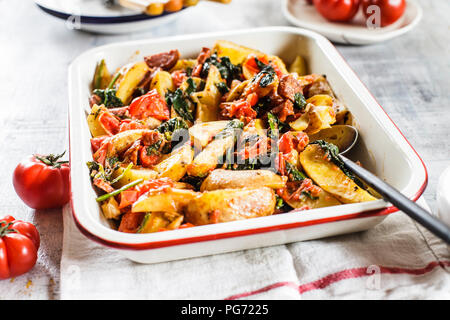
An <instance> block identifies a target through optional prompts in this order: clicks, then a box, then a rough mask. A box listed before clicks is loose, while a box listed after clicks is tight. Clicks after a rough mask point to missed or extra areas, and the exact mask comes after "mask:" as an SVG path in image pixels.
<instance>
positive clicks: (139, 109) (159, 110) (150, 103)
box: [130, 89, 170, 121]
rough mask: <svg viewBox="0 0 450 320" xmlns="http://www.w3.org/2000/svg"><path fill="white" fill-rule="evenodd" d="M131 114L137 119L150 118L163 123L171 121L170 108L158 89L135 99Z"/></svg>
mask: <svg viewBox="0 0 450 320" xmlns="http://www.w3.org/2000/svg"><path fill="white" fill-rule="evenodd" d="M130 114H131V116H132V117H133V118H137V119H145V118H148V117H153V118H156V119H158V120H162V121H165V120H169V119H170V112H169V107H167V104H166V101H165V100H164V99H163V98H162V97H161V96H160V95H159V94H158V92H157V91H156V89H153V90H151V91H149V92H148V93H146V94H144V95H143V96H140V97H137V98H136V99H134V100H133V101H132V102H131V104H130Z"/></svg>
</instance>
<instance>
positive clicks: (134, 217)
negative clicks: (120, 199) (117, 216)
mask: <svg viewBox="0 0 450 320" xmlns="http://www.w3.org/2000/svg"><path fill="white" fill-rule="evenodd" d="M144 217H145V212H131V211H128V212H126V213H125V214H124V215H123V216H122V220H120V226H119V231H120V232H128V233H136V231H137V230H138V228H139V225H140V224H141V222H142V220H143V219H144Z"/></svg>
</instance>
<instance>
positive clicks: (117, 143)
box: [107, 129, 150, 157]
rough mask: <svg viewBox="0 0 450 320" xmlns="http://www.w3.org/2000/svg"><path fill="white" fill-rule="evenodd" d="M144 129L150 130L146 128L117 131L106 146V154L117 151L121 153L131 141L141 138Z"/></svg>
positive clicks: (112, 154) (109, 154)
mask: <svg viewBox="0 0 450 320" xmlns="http://www.w3.org/2000/svg"><path fill="white" fill-rule="evenodd" d="M145 131H150V130H147V129H135V130H127V131H122V132H119V133H118V134H116V135H114V136H113V137H112V138H111V144H110V147H109V148H108V152H107V156H108V157H112V156H114V155H116V154H118V153H121V152H123V151H125V150H126V149H128V148H129V147H130V146H131V145H132V144H133V142H135V141H136V140H137V139H140V138H142V135H143V134H144V132H145Z"/></svg>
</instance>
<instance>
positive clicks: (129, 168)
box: [111, 163, 133, 184]
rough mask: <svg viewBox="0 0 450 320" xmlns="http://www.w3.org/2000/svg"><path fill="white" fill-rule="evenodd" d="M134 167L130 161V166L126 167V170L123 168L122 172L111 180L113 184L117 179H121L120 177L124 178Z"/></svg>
mask: <svg viewBox="0 0 450 320" xmlns="http://www.w3.org/2000/svg"><path fill="white" fill-rule="evenodd" d="M132 167H133V163H129V164H128V166H127V167H126V168H125V170H123V171H122V173H121V174H120V175H119V176H118V177H117V178H115V179H114V180H113V181H111V184H114V183H116V182H117V181H119V180H120V179H122V178H123V177H124V176H125V175H126V174H127V173H128V171H130V170H131V168H132Z"/></svg>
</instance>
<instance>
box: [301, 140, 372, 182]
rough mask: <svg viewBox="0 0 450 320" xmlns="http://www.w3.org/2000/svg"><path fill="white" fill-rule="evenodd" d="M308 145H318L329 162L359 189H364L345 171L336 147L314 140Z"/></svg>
mask: <svg viewBox="0 0 450 320" xmlns="http://www.w3.org/2000/svg"><path fill="white" fill-rule="evenodd" d="M310 144H317V145H319V146H320V147H321V148H322V150H324V151H325V152H326V153H327V157H328V160H330V161H331V162H333V163H334V164H335V165H337V166H338V167H339V169H341V170H342V172H344V174H345V175H346V176H347V177H349V178H350V179H352V180H353V181H354V182H355V183H356V184H357V185H358V186H359V187H361V188H362V189H366V188H365V186H364V184H363V183H362V181H361V180H359V179H358V178H357V177H355V176H354V175H353V174H352V173H351V172H350V171H348V170H347V168H346V167H345V164H344V162H343V161H342V160H341V158H340V157H339V148H338V147H337V146H336V145H334V144H332V143H329V142H326V141H324V140H316V141H313V142H311V143H310Z"/></svg>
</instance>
